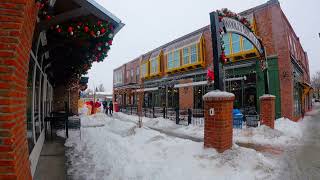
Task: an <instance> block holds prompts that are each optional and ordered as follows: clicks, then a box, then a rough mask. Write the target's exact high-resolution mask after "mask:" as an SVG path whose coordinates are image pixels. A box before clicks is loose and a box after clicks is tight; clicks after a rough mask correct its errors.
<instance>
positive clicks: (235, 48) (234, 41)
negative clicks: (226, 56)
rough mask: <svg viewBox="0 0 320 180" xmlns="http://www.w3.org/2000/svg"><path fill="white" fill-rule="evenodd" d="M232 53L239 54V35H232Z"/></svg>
mask: <svg viewBox="0 0 320 180" xmlns="http://www.w3.org/2000/svg"><path fill="white" fill-rule="evenodd" d="M232 52H233V53H238V52H240V35H238V34H234V33H233V34H232Z"/></svg>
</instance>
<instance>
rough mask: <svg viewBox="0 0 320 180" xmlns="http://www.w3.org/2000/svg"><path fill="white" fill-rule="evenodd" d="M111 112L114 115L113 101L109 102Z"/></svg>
mask: <svg viewBox="0 0 320 180" xmlns="http://www.w3.org/2000/svg"><path fill="white" fill-rule="evenodd" d="M109 113H110V115H111V116H112V113H113V103H112V101H110V102H109Z"/></svg>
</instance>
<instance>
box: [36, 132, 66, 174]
mask: <svg viewBox="0 0 320 180" xmlns="http://www.w3.org/2000/svg"><path fill="white" fill-rule="evenodd" d="M54 134H56V133H54ZM64 142H65V139H63V138H61V137H58V136H55V137H54V138H53V139H51V138H49V139H48V140H45V142H44V145H43V147H42V151H41V154H40V157H39V162H38V165H37V169H36V172H35V175H34V180H65V179H67V170H66V157H65V147H64Z"/></svg>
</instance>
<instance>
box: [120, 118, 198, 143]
mask: <svg viewBox="0 0 320 180" xmlns="http://www.w3.org/2000/svg"><path fill="white" fill-rule="evenodd" d="M114 116H115V117H116V118H117V119H119V120H121V121H129V122H134V123H138V120H139V118H138V117H137V116H131V115H127V114H124V113H115V114H114ZM142 123H143V125H144V126H147V127H149V128H153V129H158V130H162V131H163V132H169V133H174V134H177V135H180V136H183V135H185V136H191V137H194V138H197V139H203V135H204V132H203V131H204V126H203V125H196V126H195V125H189V126H186V125H177V124H176V123H175V121H172V120H169V119H165V118H146V117H142Z"/></svg>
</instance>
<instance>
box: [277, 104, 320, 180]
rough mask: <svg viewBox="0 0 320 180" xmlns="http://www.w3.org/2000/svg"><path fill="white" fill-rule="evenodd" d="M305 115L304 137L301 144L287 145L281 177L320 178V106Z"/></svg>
mask: <svg viewBox="0 0 320 180" xmlns="http://www.w3.org/2000/svg"><path fill="white" fill-rule="evenodd" d="M315 108H316V110H317V111H316V112H315V113H313V114H310V115H308V116H309V117H308V116H306V117H305V120H304V121H305V122H304V124H305V126H304V128H305V129H304V130H303V139H302V143H299V144H300V145H293V146H290V147H287V148H286V150H285V153H284V156H283V158H282V161H280V162H281V166H282V169H280V172H281V173H280V176H279V178H280V177H281V179H288V180H289V179H290V180H300V179H303V180H319V179H320V112H319V111H320V106H316V107H315Z"/></svg>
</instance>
